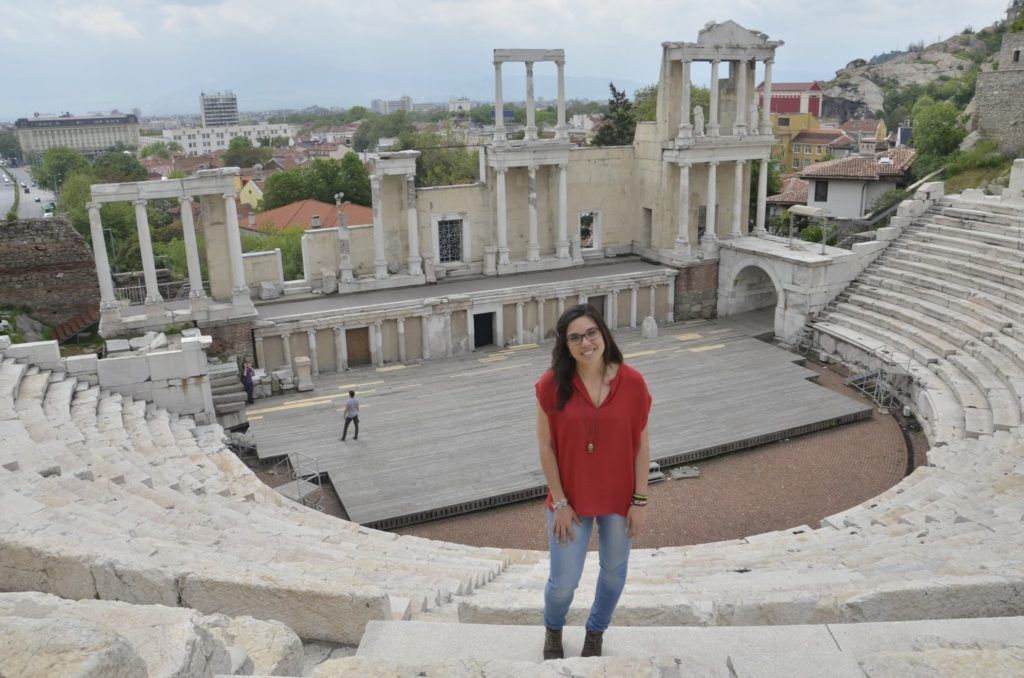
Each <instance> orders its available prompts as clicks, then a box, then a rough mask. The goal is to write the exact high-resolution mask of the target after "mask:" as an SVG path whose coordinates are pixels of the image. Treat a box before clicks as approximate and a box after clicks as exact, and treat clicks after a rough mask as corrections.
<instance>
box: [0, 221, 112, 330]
mask: <svg viewBox="0 0 1024 678" xmlns="http://www.w3.org/2000/svg"><path fill="white" fill-rule="evenodd" d="M99 303H100V288H99V283H98V282H97V280H96V264H95V262H94V261H93V257H92V250H91V249H90V247H89V245H87V244H86V242H85V240H84V239H83V238H82V236H80V235H79V234H78V232H77V231H75V229H74V228H72V227H71V224H70V223H68V221H67V220H65V219H58V218H51V219H19V220H18V221H8V222H4V223H3V224H0V306H26V307H28V308H29V309H30V311H29V314H30V315H31V316H32V317H33V318H35V319H37V320H41V321H43V322H45V323H49V324H51V325H57V324H60V323H62V322H64V321H65V320H70V319H71V318H73V317H75V316H76V315H78V314H79V313H81V312H82V311H83V310H86V309H88V308H90V307H93V308H95V307H98V306H99Z"/></svg>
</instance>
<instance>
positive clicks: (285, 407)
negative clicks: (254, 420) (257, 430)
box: [250, 395, 344, 414]
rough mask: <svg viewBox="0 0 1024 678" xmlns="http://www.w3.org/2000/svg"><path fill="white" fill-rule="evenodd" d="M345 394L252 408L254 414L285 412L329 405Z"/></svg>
mask: <svg viewBox="0 0 1024 678" xmlns="http://www.w3.org/2000/svg"><path fill="white" fill-rule="evenodd" d="M343 397H344V396H340V395H339V396H333V397H331V396H328V397H324V398H310V399H309V400H301V401H298V402H293V403H291V404H289V405H278V406H276V407H264V408H262V409H259V410H250V411H251V412H252V413H253V414H269V413H271V412H283V411H286V410H296V409H299V408H301V407H314V406H316V405H327V404H330V403H331V402H332V401H335V400H341V399H342V398H343Z"/></svg>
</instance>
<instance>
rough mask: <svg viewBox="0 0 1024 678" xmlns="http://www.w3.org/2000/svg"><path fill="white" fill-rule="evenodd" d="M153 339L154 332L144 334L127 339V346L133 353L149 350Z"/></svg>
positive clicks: (154, 337) (154, 336)
mask: <svg viewBox="0 0 1024 678" xmlns="http://www.w3.org/2000/svg"><path fill="white" fill-rule="evenodd" d="M154 339H156V332H146V333H145V334H143V335H142V336H140V337H132V338H131V339H129V340H128V345H129V346H131V348H132V350H133V351H141V350H142V349H145V348H149V345H150V344H151V343H152V342H153V340H154Z"/></svg>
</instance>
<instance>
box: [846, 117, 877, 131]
mask: <svg viewBox="0 0 1024 678" xmlns="http://www.w3.org/2000/svg"><path fill="white" fill-rule="evenodd" d="M881 124H882V121H881V120H847V121H846V122H844V123H843V124H842V125H840V127H841V128H842V129H844V130H846V131H847V132H850V133H851V134H852V133H856V132H867V133H868V134H874V133H875V132H877V131H878V127H879V125H881Z"/></svg>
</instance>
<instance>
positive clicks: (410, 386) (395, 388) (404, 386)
mask: <svg viewBox="0 0 1024 678" xmlns="http://www.w3.org/2000/svg"><path fill="white" fill-rule="evenodd" d="M417 386H423V384H402V385H400V386H395V387H394V390H396V391H397V390H398V389H400V388H416V387H417Z"/></svg>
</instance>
